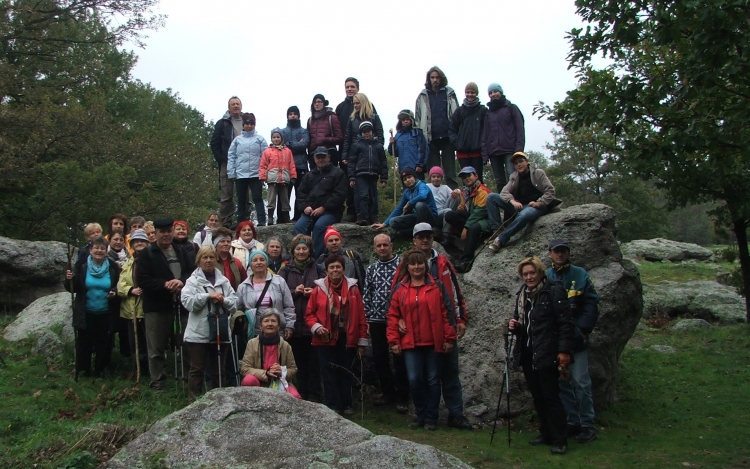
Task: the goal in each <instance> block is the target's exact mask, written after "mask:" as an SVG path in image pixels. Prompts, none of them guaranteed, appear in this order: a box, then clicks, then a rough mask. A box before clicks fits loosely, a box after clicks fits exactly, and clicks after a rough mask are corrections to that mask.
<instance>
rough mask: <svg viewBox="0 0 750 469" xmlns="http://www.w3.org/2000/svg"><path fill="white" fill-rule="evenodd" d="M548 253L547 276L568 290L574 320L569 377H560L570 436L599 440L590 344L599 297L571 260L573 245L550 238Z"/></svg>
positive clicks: (561, 394)
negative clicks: (592, 382) (566, 378)
mask: <svg viewBox="0 0 750 469" xmlns="http://www.w3.org/2000/svg"><path fill="white" fill-rule="evenodd" d="M548 254H549V257H550V259H552V267H550V268H549V269H547V277H548V278H549V279H550V280H558V281H560V282H562V284H563V286H564V287H565V289H566V290H567V291H568V301H569V302H570V308H571V312H572V314H573V321H574V323H575V329H574V333H575V335H574V344H575V346H574V348H573V354H572V355H573V356H572V358H573V360H572V363H571V364H570V367H569V368H568V369H569V371H570V380H568V381H564V380H562V379H561V380H560V400H561V401H562V403H563V406H564V407H565V413H566V414H567V420H568V437H573V436H575V439H576V441H577V442H578V443H586V442H589V441H593V440H595V439H596V428H595V426H594V401H593V399H592V395H591V377H590V376H589V354H588V346H589V336H590V335H591V331H593V330H594V326H595V325H596V320H597V319H598V318H599V296H598V295H597V294H596V289H594V285H593V284H592V283H591V278H590V277H589V274H588V273H587V272H586V270H585V269H583V268H581V267H578V266H575V265H572V264H571V263H570V245H569V244H568V242H567V241H566V240H564V239H553V240H552V241H550V243H549V253H548Z"/></svg>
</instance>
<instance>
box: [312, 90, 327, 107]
mask: <svg viewBox="0 0 750 469" xmlns="http://www.w3.org/2000/svg"><path fill="white" fill-rule="evenodd" d="M316 99H321V100H323V106H328V100H327V99H326V97H325V96H323V95H322V94H320V93H318V94H316V95H315V96H313V100H312V105H313V106H315V100H316Z"/></svg>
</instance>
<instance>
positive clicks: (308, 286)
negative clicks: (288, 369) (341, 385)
mask: <svg viewBox="0 0 750 469" xmlns="http://www.w3.org/2000/svg"><path fill="white" fill-rule="evenodd" d="M289 252H291V253H292V259H291V260H290V261H289V263H288V264H287V265H286V266H284V267H283V268H282V269H281V271H280V272H279V276H281V278H283V279H284V280H286V284H287V286H288V287H289V290H290V291H291V292H292V300H293V301H294V312H295V314H296V316H297V319H296V321H295V322H294V334H293V335H292V336H291V337H290V338H289V340H288V341H287V342H288V343H289V345H291V347H292V352H293V353H294V360H295V362H297V367H298V368H297V389H298V390H299V393H300V395H301V396H302V398H303V399H305V400H312V401H316V402H317V401H319V400H320V396H321V393H320V368H319V366H318V356H317V355H316V354H315V353H314V351H313V349H312V333H311V332H310V328H309V327H307V326H306V324H305V312H306V311H307V302H308V299H309V298H310V294H311V293H312V291H313V288H315V281H316V280H318V279H321V278H323V277H325V270H324V269H323V268H322V267H320V266H318V264H316V263H315V262H314V261H313V254H314V253H313V250H312V238H310V237H309V236H307V235H303V234H299V235H297V236H295V237H294V238H292V242H291V243H290V244H289Z"/></svg>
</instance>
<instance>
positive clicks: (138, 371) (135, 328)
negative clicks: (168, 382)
mask: <svg viewBox="0 0 750 469" xmlns="http://www.w3.org/2000/svg"><path fill="white" fill-rule="evenodd" d="M133 265H135V264H133ZM133 280H135V276H133ZM140 301H141V297H140V296H138V297H136V299H135V306H133V340H134V341H135V384H136V386H137V385H139V384H141V355H140V353H139V351H138V314H137V311H138V303H140Z"/></svg>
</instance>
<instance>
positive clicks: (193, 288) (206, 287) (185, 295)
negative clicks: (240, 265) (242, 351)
mask: <svg viewBox="0 0 750 469" xmlns="http://www.w3.org/2000/svg"><path fill="white" fill-rule="evenodd" d="M214 275H215V278H214V283H213V285H212V284H211V282H209V281H208V279H206V274H205V273H203V269H201V268H200V267H199V268H197V269H195V270H194V271H193V274H192V275H191V276H190V278H188V280H187V283H185V287H183V289H182V293H181V294H180V300H181V301H182V306H184V307H185V309H187V310H188V312H189V313H190V315H189V316H188V322H187V326H185V335H184V337H183V340H184V341H185V342H189V343H193V344H207V343H210V342H211V340H212V339H214V340H215V339H216V338H215V337H211V334H210V332H209V331H210V328H209V325H208V321H210V320H211V319H210V318H209V316H210V317H211V318H213V315H214V308H215V306H214V303H212V302H211V301H209V299H208V295H209V293H221V294H222V295H224V302H223V303H222V304H221V305H218V306H219V307H220V308H221V309H222V310H223V311H222V313H221V314H222V315H231V314H232V313H234V312H235V311H236V310H237V294H236V293H235V292H234V289H232V286H231V285H230V284H229V280H227V278H226V277H224V275H222V273H221V271H220V270H219V269H214ZM229 337H230V339H229V340H231V334H229Z"/></svg>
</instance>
